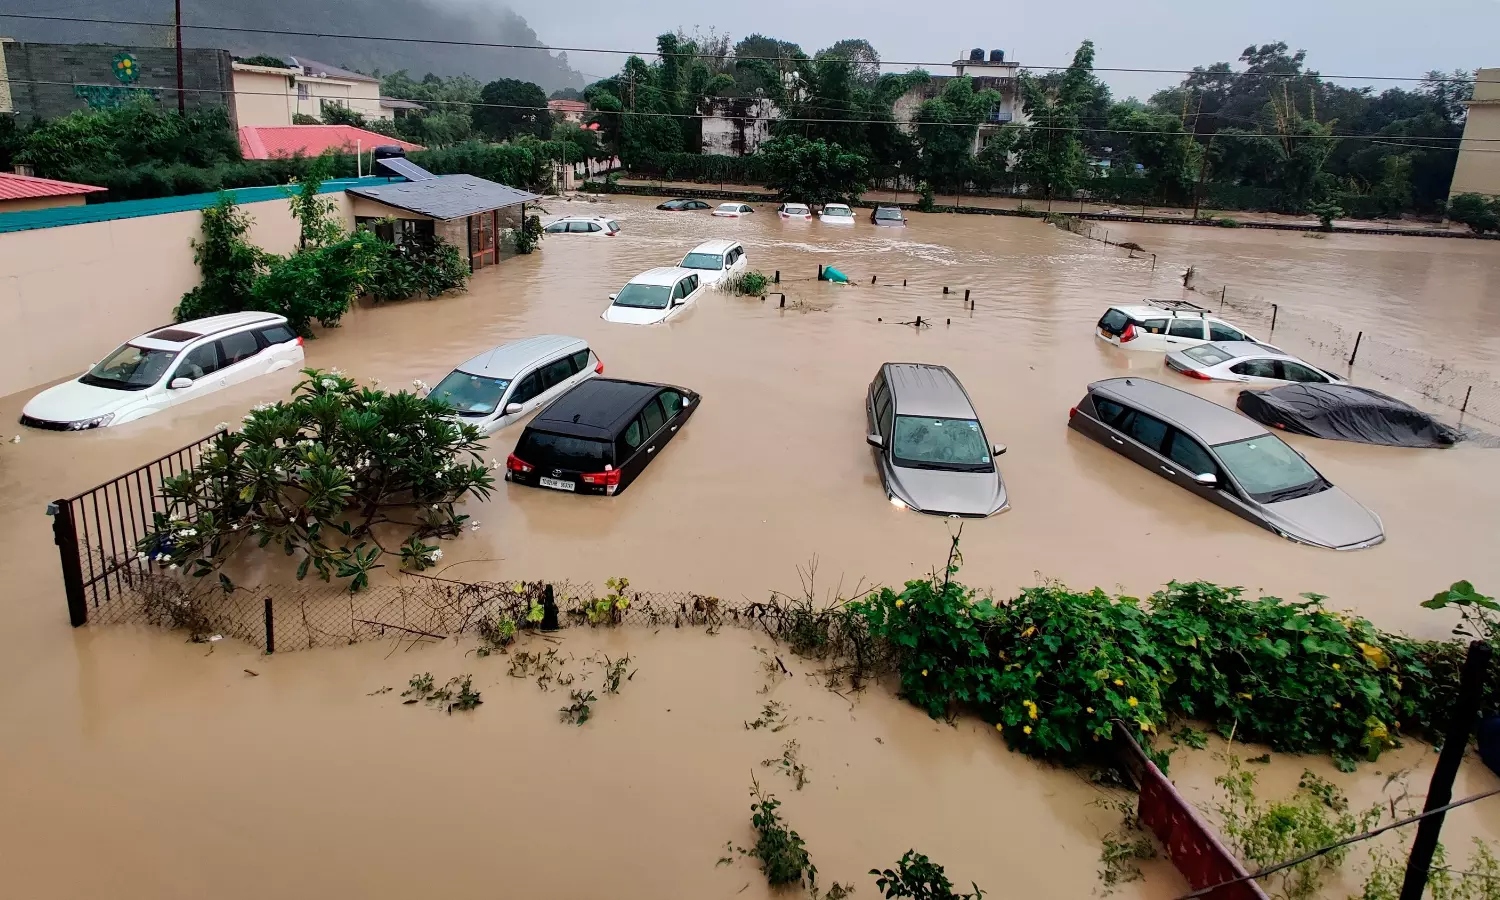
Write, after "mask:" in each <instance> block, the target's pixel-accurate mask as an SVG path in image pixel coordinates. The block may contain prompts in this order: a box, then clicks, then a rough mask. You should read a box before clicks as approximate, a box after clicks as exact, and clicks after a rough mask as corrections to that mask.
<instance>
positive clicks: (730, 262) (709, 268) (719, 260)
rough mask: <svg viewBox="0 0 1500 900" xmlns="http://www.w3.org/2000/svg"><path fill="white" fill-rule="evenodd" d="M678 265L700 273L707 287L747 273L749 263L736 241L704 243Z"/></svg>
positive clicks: (742, 247) (743, 250) (741, 247)
mask: <svg viewBox="0 0 1500 900" xmlns="http://www.w3.org/2000/svg"><path fill="white" fill-rule="evenodd" d="M677 265H678V266H679V267H680V268H683V269H692V270H693V271H694V272H697V273H699V275H700V276H701V280H702V281H703V283H704V284H706V285H707V284H718V283H719V282H720V281H722V280H724V279H725V278H728V277H730V276H733V275H737V274H739V273H740V272H743V271H745V267H746V266H748V265H749V263H748V262H747V261H746V259H745V248H744V246H742V245H741V244H738V243H735V242H734V241H704V242H703V243H701V244H699V245H698V246H696V247H694V248H693V249H692V252H690V253H688V255H687V256H684V257H683V258H682V262H680V263H678V264H677Z"/></svg>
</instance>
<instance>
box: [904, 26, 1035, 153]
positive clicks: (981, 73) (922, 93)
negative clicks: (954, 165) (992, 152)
mask: <svg viewBox="0 0 1500 900" xmlns="http://www.w3.org/2000/svg"><path fill="white" fill-rule="evenodd" d="M1020 74H1021V65H1020V63H1016V62H1010V61H1008V60H1006V58H1005V51H1003V50H991V51H990V52H989V55H988V56H985V52H984V51H983V50H981V49H977V48H976V49H974V50H970V51H969V56H968V58H967V59H957V60H954V61H953V74H952V75H934V76H932V78H931V80H930V81H928V82H927V83H926V84H923V85H918V86H917V87H914V88H912V89H911V90H909V91H907V92H906V93H905V94H902V95H901V96H900V97H898V98H896V102H895V103H894V104H892V112H893V113H894V114H895V116H896V121H897V122H900V123H901V124H902V127H903V128H905V129H906V130H907V131H915V130H916V126H915V125H913V124H912V120H913V119H915V118H916V115H917V111H918V110H919V109H921V108H922V104H923V103H925V102H927V101H928V100H932V99H934V98H935V97H938V96H939V95H941V94H942V93H943V88H944V87H946V86H947V84H948V82H950V81H952V80H953V79H955V78H961V77H963V76H965V75H968V76H970V77H972V78H973V79H974V90H975V91H976V92H977V91H995V92H997V93H999V94H1000V97H1001V100H1000V103H999V104H997V105H996V106H995V108H994V109H991V110H990V112H989V116H988V117H987V118H986V120H985V122H984V123H983V124H982V125H980V126H979V134H978V135H976V136H975V138H974V152H975V153H978V152H979V151H980V150H983V149H984V147H985V145H986V144H988V143H989V140H990V136H991V135H993V134H994V133H995V132H997V131H999V130H1000V129H1001V128H1002V127H1004V126H1006V125H1024V124H1026V122H1027V121H1028V120H1027V118H1026V111H1025V109H1024V107H1023V105H1022V102H1021V86H1020Z"/></svg>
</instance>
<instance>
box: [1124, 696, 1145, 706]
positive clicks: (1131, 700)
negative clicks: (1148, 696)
mask: <svg viewBox="0 0 1500 900" xmlns="http://www.w3.org/2000/svg"><path fill="white" fill-rule="evenodd" d="M1125 702H1126V703H1129V704H1130V705H1131V706H1132V707H1136V706H1140V705H1141V701H1139V700H1137V699H1135V698H1134V697H1131V698H1130V699H1129V700H1126V701H1125Z"/></svg>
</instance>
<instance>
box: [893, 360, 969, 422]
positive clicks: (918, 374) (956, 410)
mask: <svg viewBox="0 0 1500 900" xmlns="http://www.w3.org/2000/svg"><path fill="white" fill-rule="evenodd" d="M884 369H885V378H886V383H887V384H889V385H890V386H891V396H892V397H893V398H894V399H895V402H896V412H897V413H899V414H901V415H905V416H933V417H934V418H942V419H974V418H978V416H977V415H976V414H975V412H974V404H972V403H970V402H969V395H968V394H966V393H964V388H963V385H962V384H960V383H959V381H958V376H957V375H954V374H953V372H952V371H951V370H950V369H949V368H948V367H947V366H931V365H927V364H926V363H886V364H885V366H884Z"/></svg>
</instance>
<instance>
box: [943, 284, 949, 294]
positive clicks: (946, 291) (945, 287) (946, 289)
mask: <svg viewBox="0 0 1500 900" xmlns="http://www.w3.org/2000/svg"><path fill="white" fill-rule="evenodd" d="M943 293H945V294H946V293H948V286H947V285H946V284H945V285H943Z"/></svg>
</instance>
